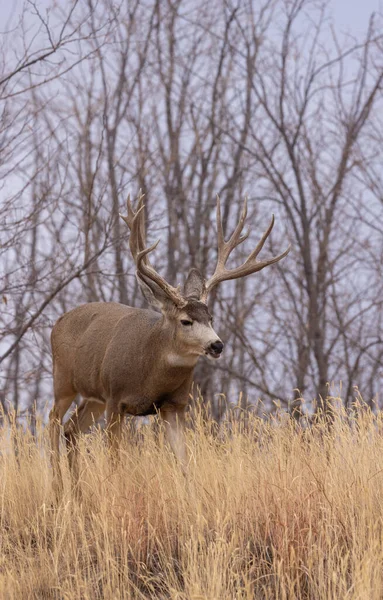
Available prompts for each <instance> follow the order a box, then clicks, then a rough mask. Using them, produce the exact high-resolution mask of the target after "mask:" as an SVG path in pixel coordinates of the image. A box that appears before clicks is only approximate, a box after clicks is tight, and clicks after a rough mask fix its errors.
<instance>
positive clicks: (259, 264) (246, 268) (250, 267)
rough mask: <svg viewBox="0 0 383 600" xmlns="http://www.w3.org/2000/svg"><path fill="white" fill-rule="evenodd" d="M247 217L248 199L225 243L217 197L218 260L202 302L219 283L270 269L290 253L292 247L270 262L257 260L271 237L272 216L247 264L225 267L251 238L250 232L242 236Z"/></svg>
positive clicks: (219, 204)
mask: <svg viewBox="0 0 383 600" xmlns="http://www.w3.org/2000/svg"><path fill="white" fill-rule="evenodd" d="M246 215H247V199H246V198H245V200H244V203H243V208H242V211H241V215H240V217H239V221H238V224H237V226H236V228H235V229H234V232H233V233H232V235H231V237H230V239H229V240H228V241H227V242H225V238H224V235H223V227H222V219H221V203H220V200H219V197H218V196H217V237H218V259H217V266H216V269H215V272H214V275H213V276H212V277H211V278H210V279H209V281H207V282H206V286H205V291H204V294H203V297H202V298H201V300H202V302H206V300H207V297H208V295H209V293H210V292H211V290H212V289H213V288H214V287H215V286H216V285H218V283H221V281H227V280H229V279H237V278H239V277H246V275H250V274H251V273H256V272H257V271H260V270H261V269H264V268H265V267H268V266H269V265H273V264H274V263H276V262H278V261H279V260H281V259H282V258H284V257H285V256H286V255H287V254H288V253H289V252H290V246H289V247H288V248H287V249H286V250H285V251H284V252H282V254H279V255H278V256H275V257H273V258H270V259H268V260H261V261H258V260H256V259H257V256H258V254H259V253H260V251H261V250H262V248H263V246H264V244H265V241H266V240H267V238H268V237H269V235H270V232H271V230H272V228H273V226H274V215H272V217H271V221H270V225H269V226H268V228H267V229H266V231H265V233H264V234H263V236H262V237H261V239H260V241H259V242H258V244H257V245H256V247H255V248H254V250H253V251H252V252H251V254H250V255H249V256H248V258H247V259H246V260H245V262H244V263H243V264H242V265H240V266H239V267H236V268H234V269H226V266H225V265H226V262H227V259H228V258H229V256H230V254H231V252H232V251H233V250H234V248H236V247H237V246H239V244H242V242H244V241H245V240H246V239H247V238H248V237H249V233H250V232H249V231H247V232H246V233H244V234H242V231H243V227H244V224H245V220H246Z"/></svg>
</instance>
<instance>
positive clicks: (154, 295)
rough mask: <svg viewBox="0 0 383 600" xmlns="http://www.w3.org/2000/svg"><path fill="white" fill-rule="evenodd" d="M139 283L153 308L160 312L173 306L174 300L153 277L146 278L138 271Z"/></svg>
mask: <svg viewBox="0 0 383 600" xmlns="http://www.w3.org/2000/svg"><path fill="white" fill-rule="evenodd" d="M136 277H137V281H138V285H139V286H140V288H141V291H142V293H143V295H144V297H145V300H146V301H147V302H148V304H150V306H151V307H152V308H154V309H155V310H157V311H159V312H163V311H164V310H166V309H169V308H170V306H173V303H172V301H171V300H170V299H169V298H168V296H167V295H166V294H165V292H164V291H163V290H162V289H161V288H160V286H159V285H157V284H156V283H154V281H152V280H151V279H147V280H146V278H145V279H144V277H142V275H139V274H138V273H136Z"/></svg>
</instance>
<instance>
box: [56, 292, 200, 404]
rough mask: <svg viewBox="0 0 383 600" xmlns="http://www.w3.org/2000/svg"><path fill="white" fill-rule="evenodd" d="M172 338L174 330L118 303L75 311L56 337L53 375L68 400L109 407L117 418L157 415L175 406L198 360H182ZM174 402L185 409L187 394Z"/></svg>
mask: <svg viewBox="0 0 383 600" xmlns="http://www.w3.org/2000/svg"><path fill="white" fill-rule="evenodd" d="M174 338H175V332H174V329H173V327H171V326H169V323H167V322H166V319H165V318H164V317H163V316H162V315H161V314H159V313H157V312H154V311H152V310H146V309H138V308H131V307H128V306H125V305H123V304H118V303H114V302H94V303H91V304H85V305H83V306H80V307H78V308H75V309H74V310H72V311H70V312H69V313H66V314H65V315H64V316H63V317H61V318H60V319H59V320H58V322H57V323H56V325H55V327H54V329H53V331H52V352H53V361H54V370H55V371H57V370H58V371H59V372H62V373H65V375H66V380H65V381H63V380H62V379H61V380H60V381H59V386H60V387H62V388H63V391H64V393H65V394H67V395H70V394H71V393H73V394H80V395H81V396H82V397H84V398H89V397H96V398H98V399H99V400H100V402H104V403H105V404H106V403H107V402H108V401H109V402H110V404H111V409H112V410H113V412H114V413H116V414H120V413H123V412H125V413H128V414H131V415H136V416H143V415H149V414H155V413H156V412H158V410H159V408H161V407H163V406H164V405H166V404H167V403H168V404H170V405H171V404H172V402H173V400H172V399H173V395H174V394H175V395H176V396H177V392H178V391H179V390H180V388H182V386H183V385H184V383H185V382H186V381H187V382H188V381H189V379H190V377H191V374H192V371H193V368H194V366H195V364H196V362H197V360H198V357H199V354H191V355H188V354H187V353H184V354H182V348H179V349H178V348H177V344H175V339H174ZM159 348H161V353H160V354H159V352H158V349H159ZM176 358H178V359H179V363H178V364H177V361H176ZM182 360H184V362H185V365H184V366H183V365H182ZM55 380H56V378H55ZM60 392H61V390H60V389H56V393H57V394H58V395H61V394H60ZM68 392H69V393H68ZM176 401H177V403H180V402H182V404H187V394H186V398H184V399H181V398H179V397H177V400H176Z"/></svg>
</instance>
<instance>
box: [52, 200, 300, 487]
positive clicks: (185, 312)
mask: <svg viewBox="0 0 383 600" xmlns="http://www.w3.org/2000/svg"><path fill="white" fill-rule="evenodd" d="M127 209H128V215H127V216H126V217H122V218H123V220H124V221H125V222H126V224H127V225H128V227H129V229H130V240H129V244H130V250H131V252H132V255H133V258H134V261H135V263H136V268H137V271H136V275H137V280H138V283H139V284H140V286H141V289H142V291H143V294H144V296H145V298H146V299H147V301H148V302H149V304H151V305H152V306H153V307H154V308H155V310H147V309H138V308H131V307H129V306H125V305H122V304H118V303H115V302H105V303H103V302H94V303H90V304H85V305H83V306H80V307H78V308H75V309H73V310H72V311H70V312H68V313H66V314H65V315H63V316H62V317H60V319H59V320H58V321H57V323H56V324H55V326H54V328H53V330H52V338H51V340H52V353H53V381H54V395H55V403H54V406H53V408H52V410H51V412H50V415H49V420H50V439H51V447H52V455H51V457H52V467H53V472H54V487H55V489H56V493H57V494H58V493H60V492H61V490H62V477H61V470H60V460H59V442H60V432H61V423H62V420H63V417H64V415H65V413H66V412H67V410H68V409H69V407H70V406H71V404H72V402H73V400H74V399H75V398H76V396H77V395H78V394H80V395H81V396H82V398H83V401H82V403H81V404H80V406H79V407H78V408H77V409H76V411H75V413H74V414H73V415H72V417H71V419H70V420H69V421H68V422H67V423H66V424H65V426H64V434H65V438H66V442H67V447H68V458H69V465H70V468H71V472H72V475H73V481H74V482H77V480H78V471H77V468H78V466H77V460H76V452H77V440H78V434H79V433H80V432H84V431H86V430H87V429H88V428H89V427H90V426H91V425H92V423H93V422H95V421H97V420H98V418H99V417H100V416H101V415H102V414H103V413H104V411H106V418H107V430H108V433H109V440H110V444H111V446H112V448H114V449H116V450H117V448H118V443H119V437H120V433H121V425H122V420H123V419H122V417H123V415H125V414H130V415H136V416H139V415H141V416H143V415H151V414H156V413H158V414H159V415H160V417H161V418H162V419H163V422H164V426H165V434H166V437H167V440H168V442H169V443H170V446H171V448H172V449H173V451H174V453H175V455H176V456H177V458H178V459H179V461H180V463H181V464H182V466H183V467H184V468H185V467H186V464H187V455H186V446H185V439H184V421H185V408H186V406H187V404H188V398H189V393H190V387H191V383H192V379H193V371H194V367H195V365H196V363H197V360H198V358H199V357H200V356H202V355H207V356H210V357H212V358H215V359H216V358H219V356H220V354H221V352H222V350H223V343H222V342H221V340H220V339H219V337H218V336H217V334H216V333H215V331H214V329H213V327H212V317H211V315H210V313H209V310H208V307H207V297H208V294H209V293H210V291H211V290H212V289H213V288H214V287H215V286H216V285H218V284H219V283H221V282H222V281H225V280H228V279H235V278H237V277H244V276H246V275H249V274H250V273H255V272H257V271H260V270H261V269H263V268H264V267H266V266H268V265H271V264H273V263H275V262H278V261H279V260H281V259H282V258H283V257H284V256H286V254H287V253H288V251H289V248H288V249H287V250H286V251H285V252H283V253H282V254H280V255H279V256H277V257H274V258H271V259H268V260H264V261H258V260H257V256H258V254H259V252H260V251H261V250H262V247H263V245H264V243H265V241H266V239H267V237H268V236H269V234H270V232H271V229H272V227H273V223H274V218H272V220H271V223H270V225H269V227H268V229H267V230H266V232H265V233H264V234H263V236H262V238H261V240H260V242H259V243H258V244H257V246H256V247H255V249H254V250H253V251H252V252H251V254H250V255H249V257H248V258H247V260H246V261H245V262H244V263H243V265H241V266H239V267H236V268H234V269H230V270H228V269H227V268H226V262H227V259H228V257H229V255H230V253H231V251H232V250H233V249H234V248H235V247H236V246H238V245H239V244H241V243H242V242H243V241H244V240H245V239H246V238H247V236H248V235H249V234H248V233H247V234H242V231H243V227H244V222H245V219H246V211H247V208H246V200H245V203H244V207H243V210H242V213H241V216H240V219H239V222H238V225H237V227H236V228H235V230H234V232H233V234H232V235H231V237H230V239H229V240H228V241H227V242H226V241H225V239H224V235H223V230H222V222H221V214H220V204H219V200H218V202H217V236H218V260H217V267H216V270H215V272H214V274H213V276H212V277H211V278H210V279H209V280H208V281H207V282H205V279H204V278H203V276H202V275H201V273H200V272H199V271H198V270H197V269H192V270H191V271H190V273H189V275H188V277H187V279H186V282H185V284H184V287H183V290H182V291H181V290H180V288H179V287H177V288H174V287H172V286H171V285H170V284H169V283H167V282H166V281H165V279H163V278H162V277H161V275H159V273H158V272H157V271H156V270H155V269H154V268H153V266H152V265H151V263H150V261H149V258H148V255H149V253H150V252H152V251H153V250H154V248H155V247H156V245H157V244H154V245H153V246H151V247H149V248H148V247H146V242H145V238H146V234H145V222H144V212H143V209H144V205H143V197H142V196H141V197H140V198H139V203H138V209H137V211H134V210H133V208H132V205H131V203H130V199H129V198H128V202H127ZM157 243H158V242H157ZM156 311H157V312H156Z"/></svg>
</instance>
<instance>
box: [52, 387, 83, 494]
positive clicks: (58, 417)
mask: <svg viewBox="0 0 383 600" xmlns="http://www.w3.org/2000/svg"><path fill="white" fill-rule="evenodd" d="M76 395H77V394H75V393H74V394H72V395H71V396H63V397H61V398H58V399H56V400H55V404H54V406H53V408H52V410H51V411H50V413H49V437H50V442H51V465H52V471H53V490H54V492H55V494H56V497H57V499H58V498H59V496H60V495H61V494H62V491H63V480H62V474H61V468H60V433H61V423H62V420H63V418H64V415H65V413H66V412H67V410H68V409H69V407H70V405H71V404H72V402H73V400H74V399H75V398H76Z"/></svg>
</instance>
